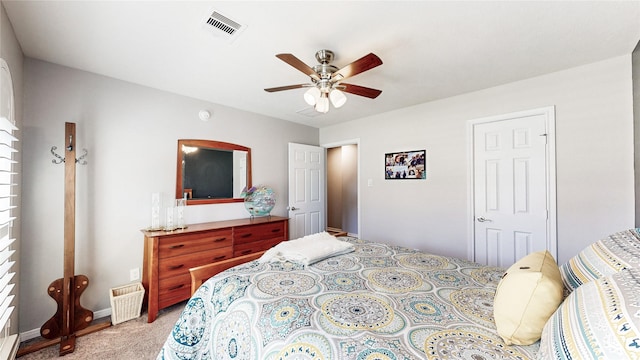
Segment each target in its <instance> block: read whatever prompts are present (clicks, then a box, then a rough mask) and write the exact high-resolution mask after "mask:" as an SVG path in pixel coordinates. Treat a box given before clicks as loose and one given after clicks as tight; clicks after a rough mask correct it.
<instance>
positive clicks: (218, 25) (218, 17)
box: [204, 10, 246, 42]
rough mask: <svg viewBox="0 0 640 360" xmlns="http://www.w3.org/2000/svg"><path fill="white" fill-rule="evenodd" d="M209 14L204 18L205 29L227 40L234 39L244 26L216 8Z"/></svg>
mask: <svg viewBox="0 0 640 360" xmlns="http://www.w3.org/2000/svg"><path fill="white" fill-rule="evenodd" d="M210 14H211V15H209V16H208V17H207V18H206V21H205V24H204V27H205V29H207V30H209V32H211V33H212V34H214V35H216V36H217V37H220V38H224V39H227V41H228V42H232V41H234V40H235V39H236V38H237V37H238V35H240V33H242V31H244V29H245V28H246V26H245V25H241V24H239V23H238V22H236V21H233V20H231V19H229V18H228V17H226V16H224V15H222V14H220V13H219V12H218V11H216V10H212V11H211V12H210Z"/></svg>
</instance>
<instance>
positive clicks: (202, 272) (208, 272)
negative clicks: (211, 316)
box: [189, 251, 265, 295]
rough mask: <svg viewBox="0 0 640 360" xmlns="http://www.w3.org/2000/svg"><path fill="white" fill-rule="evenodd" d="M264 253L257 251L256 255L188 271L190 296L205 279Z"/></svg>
mask: <svg viewBox="0 0 640 360" xmlns="http://www.w3.org/2000/svg"><path fill="white" fill-rule="evenodd" d="M264 253H265V252H264V251H259V252H256V253H251V254H248V255H243V256H238V257H235V258H232V259H227V260H222V261H218V262H215V263H212V264H207V265H202V266H198V267H194V268H191V269H189V274H191V295H193V293H195V292H196V290H198V288H199V287H200V285H202V283H203V282H205V281H207V279H209V278H210V277H212V276H214V275H216V274H218V273H219V272H222V271H224V270H227V269H229V268H232V267H234V266H236V265H240V264H244V263H246V262H249V261H251V260H255V259H258V258H259V257H261V256H262V254H264Z"/></svg>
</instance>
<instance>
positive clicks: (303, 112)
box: [296, 107, 323, 117]
mask: <svg viewBox="0 0 640 360" xmlns="http://www.w3.org/2000/svg"><path fill="white" fill-rule="evenodd" d="M296 113H298V114H300V115H304V116H307V117H316V116H320V115H323V113H321V112H318V111H316V109H314V108H313V107H306V108H304V109H302V110H298V111H296Z"/></svg>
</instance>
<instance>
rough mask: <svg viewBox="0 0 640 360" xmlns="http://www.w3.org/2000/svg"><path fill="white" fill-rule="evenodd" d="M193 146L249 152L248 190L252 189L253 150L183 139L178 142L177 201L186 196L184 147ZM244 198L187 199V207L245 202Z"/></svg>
mask: <svg viewBox="0 0 640 360" xmlns="http://www.w3.org/2000/svg"><path fill="white" fill-rule="evenodd" d="M183 145H185V146H193V147H200V148H208V149H222V150H239V151H246V152H247V188H249V187H251V148H248V147H246V146H242V145H237V144H232V143H227V142H222V141H212V140H194V139H181V140H178V156H177V159H178V161H177V165H176V199H182V197H183V196H184V192H183V191H184V189H183V184H182V178H183V174H182V161H183V157H182V146H183ZM243 201H244V199H243V198H222V199H187V205H201V204H224V203H233V202H243Z"/></svg>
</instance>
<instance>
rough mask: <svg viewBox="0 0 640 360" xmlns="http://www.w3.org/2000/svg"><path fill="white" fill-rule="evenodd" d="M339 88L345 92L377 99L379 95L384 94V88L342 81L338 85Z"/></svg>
mask: <svg viewBox="0 0 640 360" xmlns="http://www.w3.org/2000/svg"><path fill="white" fill-rule="evenodd" d="M343 87H344V88H343ZM338 88H339V89H340V90H342V91H344V92H348V93H350V94H354V95H360V96H364V97H368V98H370V99H375V98H377V97H378V95H380V94H382V90H377V89H372V88H368V87H364V86H360V85H353V84H345V83H340V85H338Z"/></svg>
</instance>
